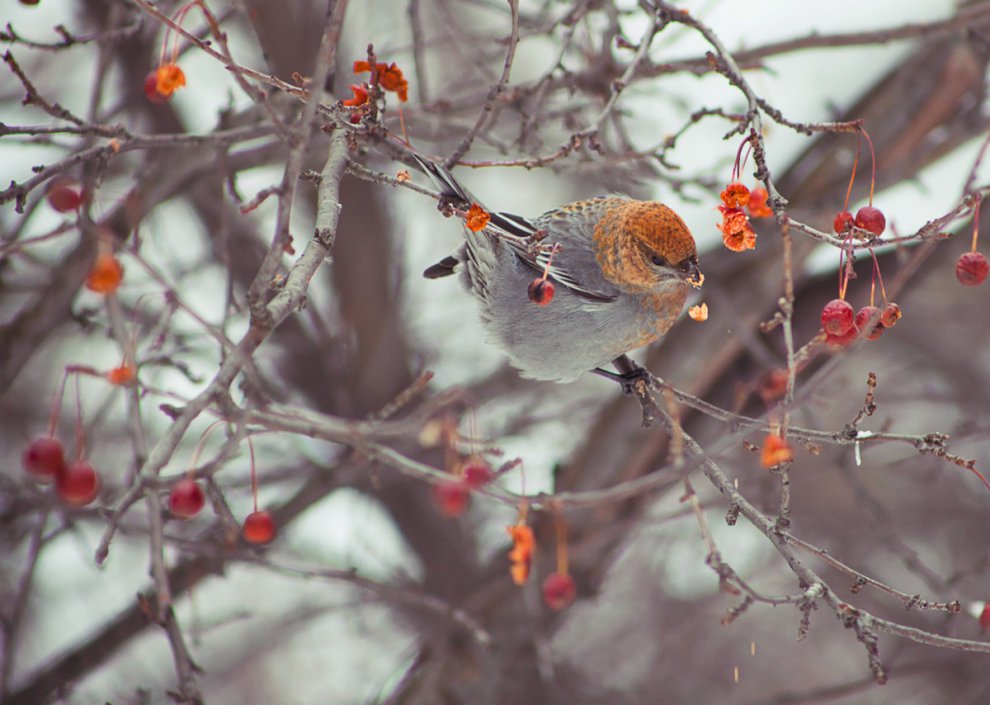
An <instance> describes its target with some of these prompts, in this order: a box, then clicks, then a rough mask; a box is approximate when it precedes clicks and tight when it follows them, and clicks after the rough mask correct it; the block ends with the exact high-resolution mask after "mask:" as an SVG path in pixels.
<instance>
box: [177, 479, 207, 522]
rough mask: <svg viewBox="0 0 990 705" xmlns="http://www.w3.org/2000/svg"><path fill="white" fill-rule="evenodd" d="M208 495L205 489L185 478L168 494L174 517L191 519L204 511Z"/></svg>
mask: <svg viewBox="0 0 990 705" xmlns="http://www.w3.org/2000/svg"><path fill="white" fill-rule="evenodd" d="M204 504H206V495H205V494H204V493H203V488H202V487H200V486H199V483H198V482H196V481H195V480H193V479H190V478H188V477H185V478H183V479H181V480H179V481H178V482H176V483H175V485H174V486H173V487H172V491H171V492H169V493H168V508H169V511H171V512H172V514H173V515H174V516H177V517H179V518H180V519H190V518H192V517H194V516H196V515H197V514H199V513H200V511H201V510H202V509H203V505H204Z"/></svg>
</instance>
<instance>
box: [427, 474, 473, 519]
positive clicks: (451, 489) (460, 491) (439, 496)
mask: <svg viewBox="0 0 990 705" xmlns="http://www.w3.org/2000/svg"><path fill="white" fill-rule="evenodd" d="M433 501H434V502H436V503H437V507H439V508H440V511H441V512H443V513H444V514H446V515H447V516H449V517H457V516H460V515H461V514H463V513H464V510H466V509H467V508H468V505H469V504H470V503H471V490H470V488H469V487H468V486H467V484H466V483H464V482H442V483H440V484H439V485H433Z"/></svg>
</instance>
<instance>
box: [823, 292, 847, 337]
mask: <svg viewBox="0 0 990 705" xmlns="http://www.w3.org/2000/svg"><path fill="white" fill-rule="evenodd" d="M854 318H855V313H854V312H853V307H852V306H850V305H849V302H848V301H844V300H842V299H832V300H831V301H829V302H828V303H827V304H825V307H824V308H823V309H822V328H823V329H825V332H826V333H828V334H829V335H836V336H841V335H845V334H846V333H847V332H849V329H850V328H852V326H853V320H854Z"/></svg>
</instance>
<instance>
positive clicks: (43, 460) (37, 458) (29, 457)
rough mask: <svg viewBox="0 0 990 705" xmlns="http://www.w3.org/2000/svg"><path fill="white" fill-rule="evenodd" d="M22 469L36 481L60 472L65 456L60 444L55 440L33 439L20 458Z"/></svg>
mask: <svg viewBox="0 0 990 705" xmlns="http://www.w3.org/2000/svg"><path fill="white" fill-rule="evenodd" d="M21 462H22V464H23V465H24V469H25V470H27V471H28V472H29V473H31V474H32V475H37V476H38V479H45V480H47V479H49V478H51V477H52V476H53V475H56V474H58V473H60V472H62V466H63V465H64V464H65V454H64V452H63V450H62V444H61V443H60V442H59V441H58V440H56V439H55V438H35V439H34V440H33V441H31V445H29V446H28V447H27V448H26V449H25V450H24V455H23V456H22V457H21Z"/></svg>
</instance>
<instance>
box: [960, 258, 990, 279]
mask: <svg viewBox="0 0 990 705" xmlns="http://www.w3.org/2000/svg"><path fill="white" fill-rule="evenodd" d="M988 272H990V264H988V263H987V258H986V257H984V256H983V253H982V252H966V253H964V254H962V255H959V259H957V260H956V279H958V280H959V283H960V284H965V285H966V286H978V285H980V284H982V283H983V282H984V280H985V279H986V278H987V273H988Z"/></svg>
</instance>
